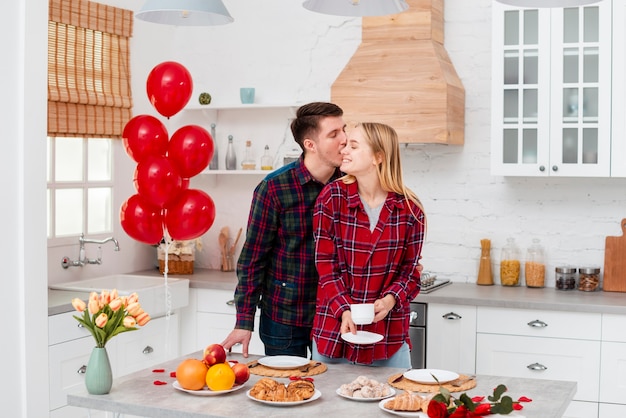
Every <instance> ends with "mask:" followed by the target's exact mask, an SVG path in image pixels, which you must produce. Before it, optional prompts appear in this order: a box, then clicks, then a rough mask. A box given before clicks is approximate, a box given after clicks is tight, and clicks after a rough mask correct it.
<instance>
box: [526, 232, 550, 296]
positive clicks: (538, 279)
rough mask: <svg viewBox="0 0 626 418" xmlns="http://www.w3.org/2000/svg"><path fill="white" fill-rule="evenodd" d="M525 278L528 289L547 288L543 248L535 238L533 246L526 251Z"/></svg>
mask: <svg viewBox="0 0 626 418" xmlns="http://www.w3.org/2000/svg"><path fill="white" fill-rule="evenodd" d="M524 277H525V278H526V286H527V287H544V286H545V280H546V265H545V263H544V260H543V247H542V246H541V245H540V244H539V239H538V238H533V243H532V245H531V246H530V247H528V250H527V251H526V263H525V264H524Z"/></svg>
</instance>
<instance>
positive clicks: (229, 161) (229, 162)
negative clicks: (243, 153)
mask: <svg viewBox="0 0 626 418" xmlns="http://www.w3.org/2000/svg"><path fill="white" fill-rule="evenodd" d="M225 163H226V170H236V169H237V155H236V154H235V146H234V145H233V136H232V135H228V148H226V161H225Z"/></svg>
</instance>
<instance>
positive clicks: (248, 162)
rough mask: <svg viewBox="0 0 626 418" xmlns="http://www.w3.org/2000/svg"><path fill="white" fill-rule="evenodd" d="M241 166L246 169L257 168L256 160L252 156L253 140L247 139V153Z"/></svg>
mask: <svg viewBox="0 0 626 418" xmlns="http://www.w3.org/2000/svg"><path fill="white" fill-rule="evenodd" d="M241 168H242V169H244V170H254V169H256V162H255V161H254V158H252V142H251V141H246V153H245V154H244V157H243V161H242V162H241Z"/></svg>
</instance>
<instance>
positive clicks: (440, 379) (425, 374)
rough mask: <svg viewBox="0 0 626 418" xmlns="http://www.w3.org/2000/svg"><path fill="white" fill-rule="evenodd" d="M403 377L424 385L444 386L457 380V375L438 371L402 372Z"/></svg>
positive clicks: (415, 370) (446, 371)
mask: <svg viewBox="0 0 626 418" xmlns="http://www.w3.org/2000/svg"><path fill="white" fill-rule="evenodd" d="M403 376H404V377H406V378H407V379H409V380H412V381H414V382H417V383H422V384H425V385H437V384H444V383H448V382H451V381H453V380H456V379H458V378H459V374H458V373H454V372H450V371H448V370H439V369H411V370H408V371H406V372H404V374H403ZM435 378H436V379H435Z"/></svg>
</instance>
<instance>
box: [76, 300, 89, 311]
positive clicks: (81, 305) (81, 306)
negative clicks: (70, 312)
mask: <svg viewBox="0 0 626 418" xmlns="http://www.w3.org/2000/svg"><path fill="white" fill-rule="evenodd" d="M72 306H73V307H74V309H76V310H77V311H78V312H82V311H84V310H85V308H86V307H87V304H86V303H85V302H84V301H83V300H82V299H79V298H74V299H72Z"/></svg>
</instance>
